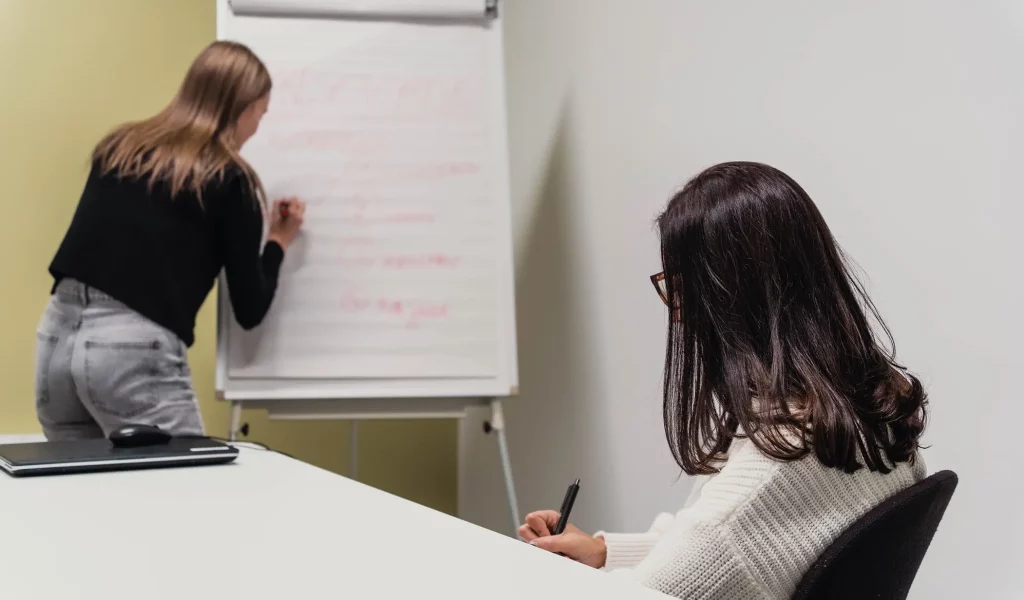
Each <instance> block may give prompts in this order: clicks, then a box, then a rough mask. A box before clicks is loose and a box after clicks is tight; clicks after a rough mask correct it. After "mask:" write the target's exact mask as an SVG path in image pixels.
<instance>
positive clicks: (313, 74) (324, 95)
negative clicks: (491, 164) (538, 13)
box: [274, 67, 483, 118]
mask: <svg viewBox="0 0 1024 600" xmlns="http://www.w3.org/2000/svg"><path fill="white" fill-rule="evenodd" d="M274 76H275V77H274V78H275V79H276V80H277V82H278V83H276V85H275V89H277V90H278V91H277V92H275V93H276V94H277V95H278V97H280V98H283V99H284V101H285V104H286V105H287V104H293V105H296V106H297V107H298V106H309V105H317V104H319V105H321V106H325V107H330V109H331V111H332V113H333V114H345V115H349V116H351V115H358V114H387V115H389V116H390V117H392V118H394V117H401V116H411V117H417V118H424V117H439V118H463V117H464V115H466V114H467V113H470V112H472V113H474V114H475V113H478V112H479V111H480V106H481V104H482V96H483V85H482V81H479V80H474V79H471V78H468V77H463V76H449V75H401V74H373V73H339V72H332V71H330V70H325V69H317V68H312V67H307V68H302V69H286V70H282V71H281V72H279V73H277V72H275V73H274Z"/></svg>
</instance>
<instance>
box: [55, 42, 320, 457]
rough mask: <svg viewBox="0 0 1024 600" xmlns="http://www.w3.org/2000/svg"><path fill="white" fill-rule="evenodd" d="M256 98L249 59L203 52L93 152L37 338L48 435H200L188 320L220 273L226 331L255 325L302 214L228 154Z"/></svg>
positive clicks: (229, 46) (218, 48)
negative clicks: (128, 431) (133, 430)
mask: <svg viewBox="0 0 1024 600" xmlns="http://www.w3.org/2000/svg"><path fill="white" fill-rule="evenodd" d="M270 88H271V81H270V76H269V74H268V73H267V69H266V67H265V66H264V65H263V63H262V62H260V60H259V58H257V57H256V55H255V54H253V53H252V52H251V51H250V50H249V49H248V48H246V47H245V46H242V45H240V44H234V43H228V42H216V43H214V44H212V45H210V46H208V47H207V48H206V49H205V50H203V51H202V53H200V54H199V56H198V57H197V58H196V59H195V61H194V62H193V63H192V66H191V67H190V68H189V70H188V73H187V74H186V76H185V80H184V82H183V83H182V85H181V87H180V89H179V90H178V93H177V94H176V95H175V97H174V98H173V99H172V100H171V102H170V104H168V106H167V107H166V108H165V109H164V110H163V111H161V112H160V113H159V114H157V115H155V116H153V117H151V118H149V119H146V120H143V121H139V122H134V123H127V124H124V125H121V126H120V127H117V128H116V129H114V130H113V132H111V133H110V134H109V135H107V136H106V137H105V138H103V139H102V140H101V141H100V142H99V143H98V144H97V146H96V147H95V150H94V151H93V156H92V169H91V172H90V173H89V177H88V180H87V181H86V184H85V188H84V190H83V192H82V196H81V199H80V200H79V203H78V208H77V209H76V211H75V214H74V217H73V219H72V221H71V225H70V227H69V228H68V230H67V233H66V234H65V236H64V239H63V242H62V243H61V244H60V247H59V248H58V250H57V253H56V256H55V257H54V258H53V261H52V263H51V264H50V273H51V274H52V275H53V280H54V285H53V290H52V296H51V299H50V303H49V305H48V306H47V308H46V311H45V312H44V314H43V317H42V320H41V322H40V324H39V329H38V332H37V351H36V411H37V415H38V418H39V422H40V424H41V425H42V427H43V431H44V432H45V434H46V436H47V438H49V439H51V440H64V439H77V438H93V437H101V436H104V435H107V434H109V433H110V432H111V431H112V430H115V429H117V428H119V427H122V426H124V425H126V424H144V425H155V426H158V427H160V428H162V429H164V430H167V431H170V432H171V433H173V434H175V435H201V434H203V422H202V419H201V417H200V415H199V407H198V405H197V403H196V394H195V391H194V389H193V387H192V379H191V373H190V370H189V367H188V364H187V357H186V348H187V347H188V346H191V345H192V343H193V341H194V332H193V329H194V327H195V319H196V313H197V312H198V311H199V307H200V306H201V305H202V304H203V302H204V300H205V299H206V297H207V295H208V294H209V292H210V290H211V289H212V287H213V285H214V281H215V279H216V278H217V276H218V275H219V273H220V272H221V270H222V269H223V270H224V273H225V275H226V277H227V282H228V290H229V293H230V297H231V304H232V307H233V309H234V313H235V316H236V318H237V320H238V322H239V324H240V325H241V326H242V327H245V328H247V329H248V328H252V327H255V326H256V325H258V324H259V323H260V322H261V321H262V320H263V318H264V316H265V315H266V314H267V311H268V310H269V308H270V304H271V302H272V301H273V298H274V292H275V289H276V287H277V277H278V270H279V268H280V265H281V261H282V260H283V258H284V253H285V251H286V250H287V248H288V245H289V244H290V243H291V241H292V240H293V239H294V238H295V236H296V234H297V233H298V231H299V228H300V226H301V225H302V220H303V215H304V212H305V204H304V203H303V202H301V201H299V200H296V199H287V200H277V201H275V203H274V206H273V207H272V209H269V208H270V207H267V206H266V200H265V198H264V192H263V188H262V185H261V184H260V180H259V177H257V175H256V173H255V172H254V171H253V169H252V168H251V167H250V166H249V164H248V163H246V161H245V159H243V158H242V157H241V156H240V154H239V152H240V150H241V148H242V145H243V144H245V142H246V141H247V140H248V139H249V138H250V137H251V136H252V135H253V134H254V133H256V129H257V127H258V126H259V123H260V119H261V118H262V117H263V114H264V113H265V112H266V111H267V107H268V103H269V101H270ZM265 218H266V219H268V221H269V222H268V223H267V225H268V228H267V229H268V230H269V233H268V237H267V242H266V245H265V246H263V247H262V248H261V245H262V244H263V235H264V219H265Z"/></svg>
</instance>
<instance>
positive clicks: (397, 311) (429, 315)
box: [339, 293, 449, 328]
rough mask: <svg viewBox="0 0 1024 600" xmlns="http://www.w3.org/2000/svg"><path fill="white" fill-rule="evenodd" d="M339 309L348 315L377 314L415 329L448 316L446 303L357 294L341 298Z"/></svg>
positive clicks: (349, 294)
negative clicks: (422, 324)
mask: <svg viewBox="0 0 1024 600" xmlns="http://www.w3.org/2000/svg"><path fill="white" fill-rule="evenodd" d="M339 308H340V309H341V311H342V312H345V313H348V314H377V315H382V316H386V317H388V318H395V319H397V320H399V322H401V323H403V324H404V325H405V326H406V327H411V328H412V327H417V326H418V325H419V324H420V323H422V322H425V321H436V320H443V319H445V318H447V317H448V316H449V306H448V303H447V302H431V301H422V300H410V299H403V298H394V297H387V296H380V297H376V298H371V297H368V296H362V295H359V294H357V293H348V294H345V295H343V296H342V297H341V302H340V303H339Z"/></svg>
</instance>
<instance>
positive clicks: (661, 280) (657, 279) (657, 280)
mask: <svg viewBox="0 0 1024 600" xmlns="http://www.w3.org/2000/svg"><path fill="white" fill-rule="evenodd" d="M651 283H653V284H654V289H655V290H657V291H658V296H659V297H660V298H661V301H662V302H664V303H665V306H669V302H668V284H667V283H665V272H664V271H662V272H661V273H655V274H654V275H651Z"/></svg>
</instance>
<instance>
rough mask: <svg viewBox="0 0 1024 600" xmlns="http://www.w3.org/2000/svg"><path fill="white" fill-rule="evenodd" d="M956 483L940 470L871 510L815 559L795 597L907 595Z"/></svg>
mask: <svg viewBox="0 0 1024 600" xmlns="http://www.w3.org/2000/svg"><path fill="white" fill-rule="evenodd" d="M956 484H957V476H956V473H954V472H952V471H939V472H938V473H935V474H934V475H932V476H931V477H928V478H927V479H924V480H922V481H920V482H918V483H916V484H914V485H912V486H910V487H909V488H907V489H905V490H903V491H902V492H900V493H898V494H895V495H894V496H892V497H891V498H889V499H887V500H885V501H884V502H882V503H881V504H879V505H878V506H876V507H875V508H873V509H871V510H870V511H868V512H867V513H866V514H865V515H864V516H863V517H861V518H860V519H858V520H857V521H856V522H855V523H854V524H853V525H851V526H850V528H849V529H847V530H846V531H845V532H843V534H842V535H840V536H839V537H838V538H836V541H835V542H833V543H832V545H831V546H829V547H828V548H827V549H826V550H825V552H824V553H823V554H822V555H821V556H820V557H818V560H816V561H815V562H814V564H813V565H811V568H810V569H809V570H808V571H807V573H806V574H805V575H804V577H803V579H802V580H801V581H800V584H799V585H798V586H797V588H796V593H795V594H794V595H793V600H825V599H828V600H868V599H874V600H904V599H905V598H906V597H907V594H909V593H910V585H911V584H912V583H913V582H914V576H915V575H916V574H917V569H918V567H920V566H921V561H922V560H923V559H924V555H925V552H927V551H928V546H929V544H931V541H932V536H934V535H935V530H936V529H938V527H939V521H941V520H942V515H943V513H945V511H946V506H947V505H949V500H950V498H952V497H953V491H954V490H955V489H956Z"/></svg>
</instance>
